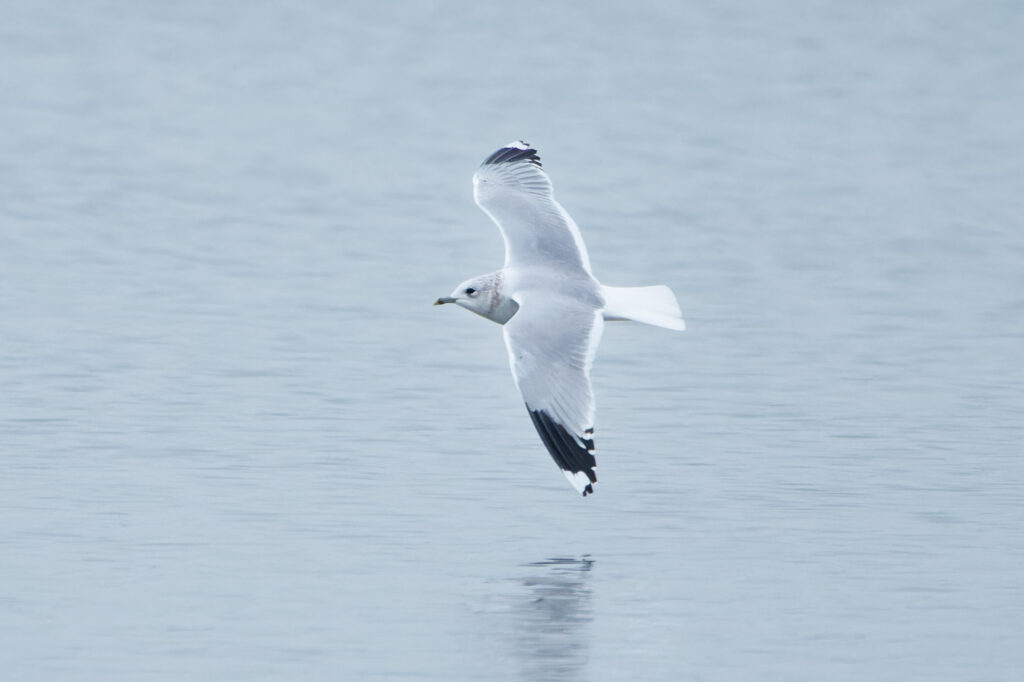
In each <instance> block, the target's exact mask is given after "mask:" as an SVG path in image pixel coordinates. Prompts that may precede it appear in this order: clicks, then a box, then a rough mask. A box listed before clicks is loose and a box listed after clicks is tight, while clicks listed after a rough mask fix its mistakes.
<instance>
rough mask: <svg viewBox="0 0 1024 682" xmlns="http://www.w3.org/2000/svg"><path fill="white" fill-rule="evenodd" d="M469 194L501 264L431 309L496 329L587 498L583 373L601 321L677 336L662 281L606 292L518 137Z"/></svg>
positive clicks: (588, 440) (523, 390)
mask: <svg viewBox="0 0 1024 682" xmlns="http://www.w3.org/2000/svg"><path fill="white" fill-rule="evenodd" d="M473 197H474V199H475V200H476V203H477V205H478V206H479V207H480V208H481V209H483V211H484V213H486V214H487V215H489V216H490V217H491V220H493V221H494V222H495V223H497V225H498V229H500V230H501V235H502V237H504V239H505V266H504V267H503V268H502V269H501V270H498V271H496V272H492V273H489V274H486V275H481V276H479V277H474V278H473V279H469V280H466V281H465V282H463V283H462V284H460V285H459V286H457V287H456V288H455V291H453V292H452V293H451V295H449V296H442V297H441V298H439V299H437V301H436V302H435V305H441V304H443V303H455V304H456V305H459V306H462V307H463V308H465V309H467V310H470V311H472V312H474V313H476V314H477V315H481V316H483V317H486V318H487V319H488V320H491V321H493V322H497V323H498V324H500V325H502V327H503V332H504V336H505V345H506V347H507V348H508V357H509V363H510V364H511V366H512V377H513V379H514V380H515V384H516V387H517V388H518V389H519V392H520V394H522V396H523V400H524V401H525V402H526V409H527V410H528V411H529V413H530V419H532V420H533V425H534V427H536V429H537V433H539V434H540V439H541V440H542V441H543V442H544V445H545V446H546V447H547V450H548V452H549V453H551V457H552V458H553V459H554V460H555V463H556V464H558V467H559V469H561V470H562V473H564V474H565V477H566V478H567V479H569V482H570V483H571V484H572V485H573V487H574V488H576V490H577V492H581V493H583V495H584V496H586V495H587V494H589V493H593V492H594V487H593V485H594V483H597V474H596V473H595V472H594V469H595V468H596V467H597V462H596V460H595V459H594V392H593V390H592V388H591V386H590V367H591V365H592V364H593V362H594V355H595V354H596V352H597V346H598V343H600V341H601V333H602V331H603V329H604V321H605V320H634V321H636V322H643V323H646V324H651V325H655V326H658V327H666V328H668V329H675V330H678V331H682V330H683V329H684V328H685V324H684V322H683V318H682V315H681V313H680V311H679V304H678V303H677V302H676V297H675V295H674V294H673V293H672V290H671V289H669V288H668V287H667V286H664V285H657V286H648V287H611V286H605V285H602V284H600V283H599V282H598V281H597V280H596V279H594V275H593V274H591V272H590V259H589V258H588V257H587V249H586V247H585V246H584V245H583V238H582V237H581V236H580V230H579V228H578V227H577V226H576V223H575V222H574V221H573V219H572V218H571V217H569V214H568V213H567V212H566V211H565V209H564V208H562V205H561V204H559V203H558V202H557V201H555V196H554V192H553V190H552V187H551V180H550V179H549V178H548V175H547V173H546V172H544V169H543V168H542V167H541V163H540V157H539V156H538V155H537V150H536V149H533V148H532V147H530V145H529V144H527V143H525V142H522V141H517V142H512V143H511V144H508V145H506V146H504V147H502V148H501V149H499V150H498V151H496V152H494V153H493V154H491V155H490V156H488V157H487V158H486V159H485V160H484V162H483V164H481V165H480V168H479V169H477V171H476V173H475V174H474V175H473Z"/></svg>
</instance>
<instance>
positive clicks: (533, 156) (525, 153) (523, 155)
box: [483, 140, 541, 166]
mask: <svg viewBox="0 0 1024 682" xmlns="http://www.w3.org/2000/svg"><path fill="white" fill-rule="evenodd" d="M516 161H528V162H530V163H532V164H534V165H536V166H540V165H541V164H540V156H538V155H537V150H536V149H534V148H532V147H531V146H530V144H529V143H528V142H523V141H522V140H519V141H518V142H512V143H511V144H507V145H505V146H504V147H502V148H501V149H499V150H498V151H496V152H494V153H493V154H491V155H490V156H488V157H487V158H486V159H484V163H483V165H485V166H488V165H494V164H498V163H515V162H516Z"/></svg>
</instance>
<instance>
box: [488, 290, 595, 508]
mask: <svg viewBox="0 0 1024 682" xmlns="http://www.w3.org/2000/svg"><path fill="white" fill-rule="evenodd" d="M603 329H604V319H603V317H602V315H601V311H600V310H595V309H594V308H593V307H591V306H587V305H584V304H581V303H580V302H578V301H573V300H571V299H568V298H563V297H557V298H553V299H552V298H547V297H545V298H544V299H543V300H540V299H539V295H538V300H530V298H527V299H526V301H520V309H519V312H518V313H517V314H516V316H515V317H513V318H512V319H511V320H509V321H508V323H507V324H505V326H504V333H505V345H506V346H507V347H508V355H509V362H510V363H511V365H512V376H513V378H514V379H515V382H516V386H517V387H518V388H519V392H520V393H521V394H522V396H523V400H524V401H525V402H526V409H527V410H529V412H530V418H531V419H532V420H533V425H534V426H535V427H536V429H537V433H539V434H540V439H541V440H542V441H543V442H544V445H545V446H546V447H547V449H548V452H550V453H551V457H552V458H553V459H554V460H555V463H556V464H557V465H558V467H559V468H560V469H561V470H562V473H564V474H565V477H566V478H567V479H569V482H570V483H572V485H573V487H575V488H576V490H577V491H578V492H581V493H583V495H587V494H589V493H592V492H594V488H593V485H592V484H594V483H597V474H596V473H594V468H595V467H596V466H597V461H596V460H595V459H594V393H593V390H592V389H591V386H590V367H591V365H592V364H593V362H594V355H595V354H596V352H597V345H598V343H600V341H601V332H602V331H603Z"/></svg>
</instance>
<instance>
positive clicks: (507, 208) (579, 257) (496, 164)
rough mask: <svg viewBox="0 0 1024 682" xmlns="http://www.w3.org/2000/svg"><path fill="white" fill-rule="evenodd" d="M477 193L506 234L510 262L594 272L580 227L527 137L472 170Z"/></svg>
mask: <svg viewBox="0 0 1024 682" xmlns="http://www.w3.org/2000/svg"><path fill="white" fill-rule="evenodd" d="M473 197H474V199H475V200H476V203H477V205H478V206H479V207H480V208H481V209H483V211H484V213H486V214H487V215H489V216H490V217H491V219H492V220H493V221H494V222H495V223H497V225H498V228H499V229H500V230H501V234H502V236H503V237H504V238H505V267H509V266H515V265H531V264H536V263H547V264H552V263H554V264H558V265H560V266H561V267H565V268H579V269H582V270H584V271H586V272H587V273H588V274H589V273H590V260H589V258H588V257H587V250H586V247H585V246H584V244H583V239H582V237H581V236H580V231H579V228H578V227H577V226H576V223H575V222H573V219H572V218H571V217H570V216H569V214H568V213H566V211H565V209H564V208H562V206H561V204H559V203H558V202H557V201H555V195H554V191H553V189H552V186H551V180H550V179H549V178H548V175H547V173H545V172H544V169H543V168H542V167H541V164H540V157H539V156H538V155H537V151H536V150H535V149H533V148H531V147H530V146H529V145H528V144H526V143H525V142H512V143H510V144H508V145H506V146H505V147H502V148H501V149H499V150H498V151H496V152H494V153H493V154H491V155H490V156H489V157H487V159H485V160H484V162H483V164H481V166H480V168H479V169H478V170H477V172H476V173H475V174H474V175H473Z"/></svg>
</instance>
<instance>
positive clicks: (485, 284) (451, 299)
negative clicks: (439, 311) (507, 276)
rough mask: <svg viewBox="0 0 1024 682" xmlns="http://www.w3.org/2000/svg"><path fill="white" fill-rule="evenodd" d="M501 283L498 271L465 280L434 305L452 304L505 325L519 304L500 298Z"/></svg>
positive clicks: (509, 299)
mask: <svg viewBox="0 0 1024 682" xmlns="http://www.w3.org/2000/svg"><path fill="white" fill-rule="evenodd" d="M501 283H502V276H501V272H500V271H499V272H492V273H490V274H487V275H481V276H479V277H474V278H473V279H467V280H466V281H465V282H463V283H462V284H460V285H459V286H457V287H455V291H453V292H452V293H451V294H450V295H449V296H442V297H441V298H439V299H437V300H436V301H434V305H443V304H445V303H454V304H455V305H459V306H462V307H463V308H465V309H466V310H469V311H472V312H474V313H476V314H477V315H480V316H482V317H486V318H487V319H488V320H491V321H493V322H497V323H498V324H505V323H506V322H508V321H509V320H510V319H512V316H513V315H515V314H516V311H518V310H519V304H518V303H516V302H515V301H514V300H512V299H511V298H506V297H504V296H502V293H501Z"/></svg>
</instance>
